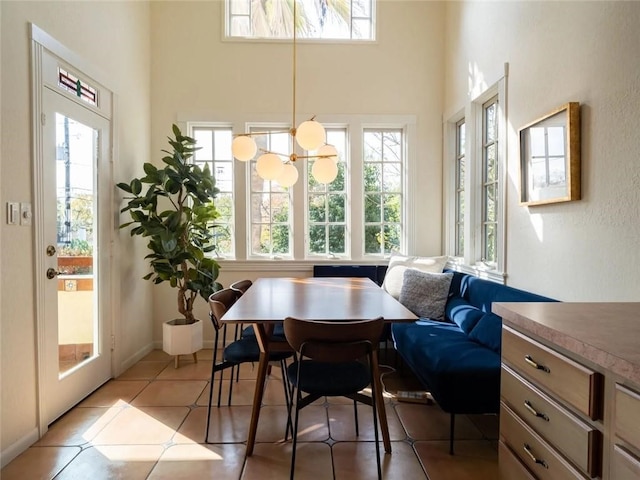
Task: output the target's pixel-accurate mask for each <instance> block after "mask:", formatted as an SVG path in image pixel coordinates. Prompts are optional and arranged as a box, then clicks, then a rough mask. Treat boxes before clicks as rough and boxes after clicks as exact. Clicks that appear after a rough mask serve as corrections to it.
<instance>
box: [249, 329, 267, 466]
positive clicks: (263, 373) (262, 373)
mask: <svg viewBox="0 0 640 480" xmlns="http://www.w3.org/2000/svg"><path fill="white" fill-rule="evenodd" d="M253 329H254V331H255V333H256V340H257V341H258V346H259V347H260V362H259V363H258V375H257V378H256V389H255V391H254V394H253V408H252V409H251V421H250V422H249V435H248V437H247V456H248V457H250V456H251V455H252V454H253V447H254V445H255V443H256V433H257V431H258V419H259V418H260V406H261V405H262V397H263V395H264V384H265V381H266V379H267V368H268V366H269V337H268V335H267V332H266V331H265V328H264V325H262V324H258V323H254V324H253Z"/></svg>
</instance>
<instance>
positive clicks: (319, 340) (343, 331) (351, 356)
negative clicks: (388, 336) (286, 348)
mask: <svg viewBox="0 0 640 480" xmlns="http://www.w3.org/2000/svg"><path fill="white" fill-rule="evenodd" d="M383 327H384V320H383V318H382V317H378V318H373V319H370V320H357V321H344V322H340V321H319V320H303V319H299V318H293V317H287V318H285V319H284V334H285V337H286V338H287V341H288V342H289V345H291V347H292V348H293V349H294V350H295V351H297V352H299V353H301V354H303V355H304V356H305V357H309V358H311V359H313V360H318V361H321V362H348V361H351V360H355V359H358V358H361V357H363V356H365V355H366V354H367V353H369V352H370V351H374V350H377V348H378V343H379V342H380V337H381V336H382V330H383Z"/></svg>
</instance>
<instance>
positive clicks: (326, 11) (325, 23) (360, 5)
mask: <svg viewBox="0 0 640 480" xmlns="http://www.w3.org/2000/svg"><path fill="white" fill-rule="evenodd" d="M296 1H297V5H296V8H297V15H296V16H297V17H298V18H297V23H296V36H297V37H298V38H303V39H334V40H335V39H338V40H375V0H296ZM292 17H293V2H291V1H290V0H271V1H269V2H264V1H259V2H257V1H254V0H226V3H225V20H226V28H225V32H226V36H227V38H251V39H288V38H292V37H293V18H292Z"/></svg>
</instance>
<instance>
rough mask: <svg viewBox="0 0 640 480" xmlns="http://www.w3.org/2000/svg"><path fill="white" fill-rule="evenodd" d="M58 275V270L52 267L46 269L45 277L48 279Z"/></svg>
mask: <svg viewBox="0 0 640 480" xmlns="http://www.w3.org/2000/svg"><path fill="white" fill-rule="evenodd" d="M58 275H60V272H58V271H57V270H56V269H54V268H48V269H47V278H48V279H49V280H51V279H53V278H56V277H57V276H58Z"/></svg>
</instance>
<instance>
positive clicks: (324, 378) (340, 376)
mask: <svg viewBox="0 0 640 480" xmlns="http://www.w3.org/2000/svg"><path fill="white" fill-rule="evenodd" d="M287 373H288V375H289V379H290V380H291V382H292V383H293V384H294V385H295V386H296V387H298V388H299V389H300V390H302V391H303V392H306V393H311V394H313V393H316V394H320V395H327V396H329V397H341V396H345V395H350V394H353V393H356V392H359V391H360V390H362V389H363V388H365V387H366V386H367V385H369V384H370V383H371V375H370V374H369V369H368V368H367V367H366V366H365V365H364V364H362V363H360V362H347V363H325V362H317V361H314V360H303V361H302V363H301V364H300V379H298V362H294V363H292V364H291V365H289V366H288V367H287Z"/></svg>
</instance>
